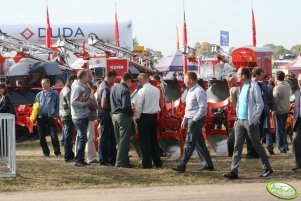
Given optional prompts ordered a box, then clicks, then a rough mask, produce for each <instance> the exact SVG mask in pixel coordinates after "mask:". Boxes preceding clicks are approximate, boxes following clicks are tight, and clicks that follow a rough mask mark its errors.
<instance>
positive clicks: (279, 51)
mask: <svg viewBox="0 0 301 201" xmlns="http://www.w3.org/2000/svg"><path fill="white" fill-rule="evenodd" d="M291 53H292V52H290V51H289V50H287V49H285V48H284V47H283V46H282V45H277V46H276V47H275V49H274V59H275V60H277V59H279V56H282V55H286V54H291Z"/></svg>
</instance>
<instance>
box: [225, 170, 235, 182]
mask: <svg viewBox="0 0 301 201" xmlns="http://www.w3.org/2000/svg"><path fill="white" fill-rule="evenodd" d="M224 177H225V178H227V179H231V180H233V179H238V174H237V173H235V172H232V171H231V172H228V173H225V174H224Z"/></svg>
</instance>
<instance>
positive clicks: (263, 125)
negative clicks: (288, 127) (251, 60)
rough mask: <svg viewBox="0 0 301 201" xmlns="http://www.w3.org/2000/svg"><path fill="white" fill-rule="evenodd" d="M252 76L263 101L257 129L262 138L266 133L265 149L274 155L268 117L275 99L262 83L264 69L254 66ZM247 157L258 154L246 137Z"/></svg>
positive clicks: (256, 156)
mask: <svg viewBox="0 0 301 201" xmlns="http://www.w3.org/2000/svg"><path fill="white" fill-rule="evenodd" d="M252 77H253V80H254V81H255V82H257V84H258V86H259V87H260V89H261V94H262V99H263V102H264V108H263V112H262V114H261V117H260V124H259V131H260V137H261V138H262V137H263V136H264V135H266V144H267V149H268V151H269V153H270V155H275V153H274V146H273V138H272V135H271V132H270V128H271V125H270V117H271V109H273V108H274V106H275V100H274V97H273V92H272V90H271V89H270V88H269V87H268V85H267V84H266V83H264V81H263V79H264V70H263V69H262V68H260V67H255V68H254V69H253V71H252ZM247 150H248V153H247V158H249V159H251V158H254V157H255V158H258V157H259V156H258V154H257V152H256V151H255V149H254V147H253V146H252V143H251V140H250V139H249V138H247Z"/></svg>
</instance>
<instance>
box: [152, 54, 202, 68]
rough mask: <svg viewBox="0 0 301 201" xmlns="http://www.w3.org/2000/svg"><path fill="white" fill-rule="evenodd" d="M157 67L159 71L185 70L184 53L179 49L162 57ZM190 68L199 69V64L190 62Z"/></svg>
mask: <svg viewBox="0 0 301 201" xmlns="http://www.w3.org/2000/svg"><path fill="white" fill-rule="evenodd" d="M156 69H157V70H158V71H159V72H169V71H183V53H182V52H181V51H179V50H178V51H177V52H175V53H174V54H172V55H169V56H167V57H164V58H162V59H160V60H159V61H158V63H157V64H156ZM188 70H194V71H197V65H195V64H193V63H191V62H188Z"/></svg>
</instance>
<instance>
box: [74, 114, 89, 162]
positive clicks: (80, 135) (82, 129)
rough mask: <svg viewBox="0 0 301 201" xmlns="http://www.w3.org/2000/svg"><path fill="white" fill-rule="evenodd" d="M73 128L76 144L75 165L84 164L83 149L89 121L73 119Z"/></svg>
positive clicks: (86, 119)
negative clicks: (74, 129) (75, 133)
mask: <svg viewBox="0 0 301 201" xmlns="http://www.w3.org/2000/svg"><path fill="white" fill-rule="evenodd" d="M73 123H74V126H75V128H76V132H77V144H76V157H75V162H76V163H84V162H85V147H86V143H87V130H88V123H89V119H88V118H85V119H76V120H75V119H74V120H73Z"/></svg>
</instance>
